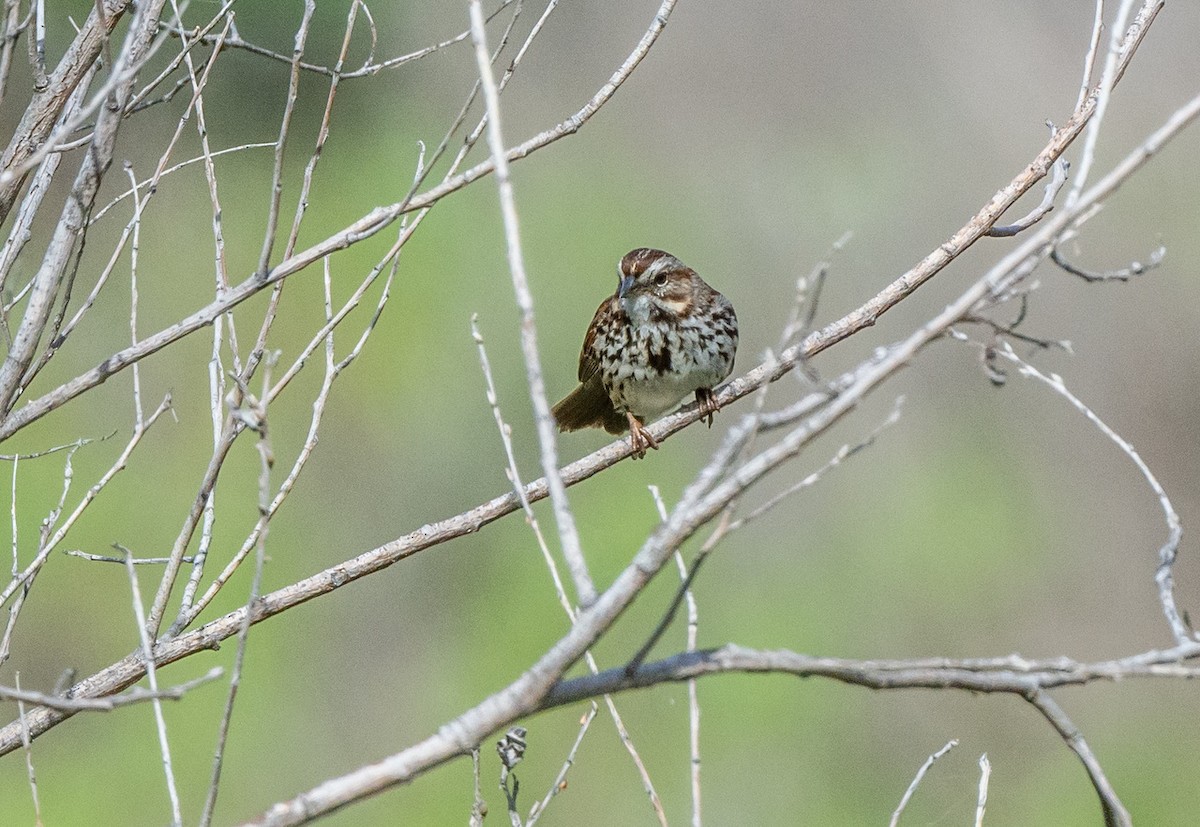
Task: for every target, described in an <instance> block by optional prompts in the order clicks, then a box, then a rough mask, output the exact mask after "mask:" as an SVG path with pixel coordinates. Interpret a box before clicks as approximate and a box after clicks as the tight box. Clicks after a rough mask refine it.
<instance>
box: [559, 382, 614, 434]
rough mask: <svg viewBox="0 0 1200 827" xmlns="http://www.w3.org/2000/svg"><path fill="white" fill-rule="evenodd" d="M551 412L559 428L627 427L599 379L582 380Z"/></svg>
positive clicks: (611, 430)
mask: <svg viewBox="0 0 1200 827" xmlns="http://www.w3.org/2000/svg"><path fill="white" fill-rule="evenodd" d="M552 413H553V414H554V420H555V421H556V422H557V423H558V429H559V430H560V431H578V430H580V429H581V428H603V429H604V430H606V431H608V432H609V433H610V434H619V433H622V432H623V431H626V430H627V429H628V428H629V422H628V420H627V419H626V418H625V415H624V414H620V413H617V409H616V408H614V407H613V404H612V400H611V399H609V398H608V392H607V391H605V390H604V385H603V384H602V383H600V382H584V383H583V384H581V385H580V386H579V387H577V388H575V390H573V391H571V392H570V393H569V394H567V395H566V396H565V397H564V398H563V400H562V401H561V402H559V403H558V404H557V405H555V406H554V409H553V411H552Z"/></svg>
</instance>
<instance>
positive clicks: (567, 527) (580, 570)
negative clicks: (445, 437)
mask: <svg viewBox="0 0 1200 827" xmlns="http://www.w3.org/2000/svg"><path fill="white" fill-rule="evenodd" d="M468 8H469V11H470V15H471V39H472V40H473V41H474V42H475V62H476V64H477V66H478V68H479V78H480V81H481V82H482V84H483V98H484V100H485V101H486V103H487V112H488V129H487V139H488V146H489V147H490V148H491V151H492V160H493V163H494V164H495V174H496V186H497V188H498V190H499V193H500V213H501V215H502V216H503V219H504V238H505V243H506V245H507V248H508V267H509V271H510V273H511V274H512V281H513V291H514V293H515V294H516V299H517V308H518V309H519V310H520V312H521V353H522V355H523V356H524V357H525V367H526V379H527V381H528V383H529V398H530V400H531V401H532V403H533V413H534V419H535V421H536V425H537V435H538V445H539V447H540V449H541V452H540V453H541V460H542V473H544V474H545V475H546V480H547V483H548V484H549V490H550V502H551V503H552V504H553V506H554V520H555V523H556V524H557V526H558V537H559V541H560V542H561V544H562V552H563V557H565V558H566V561H567V569H568V570H569V571H570V573H571V579H572V580H573V581H574V583H575V596H576V599H577V600H578V601H579V605H581V606H590V605H591V604H592V602H593V601H594V600H595V599H596V587H595V585H594V584H593V583H592V578H591V575H590V574H589V573H588V569H587V562H586V560H585V559H584V556H583V548H582V547H581V545H580V543H579V530H578V529H577V528H576V527H575V516H574V514H573V513H572V512H571V507H570V504H569V503H568V502H567V489H566V486H565V485H563V481H562V476H561V475H560V473H559V470H558V450H557V440H556V437H555V426H554V417H553V416H552V415H551V414H550V402H549V400H547V398H546V383H545V381H544V379H543V376H542V361H541V356H540V355H539V353H538V343H537V326H536V322H535V320H534V313H533V293H532V292H531V291H530V289H529V279H528V278H527V277H526V275H525V257H524V253H522V251H521V235H520V228H519V222H518V219H517V207H516V201H515V199H514V197H513V187H512V181H511V179H510V178H509V173H508V156H507V155H506V154H505V151H504V135H503V132H502V130H501V123H500V92H499V90H498V89H497V88H496V79H495V77H494V76H493V74H492V64H491V60H490V59H489V57H488V50H487V33H486V32H485V31H484V22H483V7H482V6H481V5H480V2H479V0H471V2H470V3H469V5H468Z"/></svg>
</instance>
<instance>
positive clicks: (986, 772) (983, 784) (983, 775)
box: [975, 752, 992, 827]
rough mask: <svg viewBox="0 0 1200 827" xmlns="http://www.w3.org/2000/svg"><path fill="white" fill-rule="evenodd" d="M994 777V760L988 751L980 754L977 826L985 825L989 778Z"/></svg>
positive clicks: (976, 810)
mask: <svg viewBox="0 0 1200 827" xmlns="http://www.w3.org/2000/svg"><path fill="white" fill-rule="evenodd" d="M991 777H992V762H991V761H989V760H988V757H987V753H986V752H985V753H984V754H983V755H981V756H979V797H978V799H977V800H976V803H975V827H983V814H984V813H985V812H987V797H988V780H989V779H990V778H991Z"/></svg>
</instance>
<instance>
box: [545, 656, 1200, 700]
mask: <svg viewBox="0 0 1200 827" xmlns="http://www.w3.org/2000/svg"><path fill="white" fill-rule="evenodd" d="M1198 659H1200V643H1195V642H1192V643H1187V644H1183V645H1181V646H1177V647H1174V648H1172V649H1165V650H1160V651H1154V652H1147V653H1145V654H1141V655H1135V656H1132V657H1128V658H1119V659H1117V660H1109V661H1097V662H1094V663H1085V662H1081V661H1075V660H1071V659H1069V658H1055V659H1053V660H1026V659H1024V658H1022V657H1020V656H1019V655H1008V656H1006V657H1002V658H964V659H952V658H930V659H915V660H851V659H848V658H825V657H817V656H814V655H805V654H801V653H798V652H792V651H788V650H783V649H777V650H761V649H748V648H745V647H743V646H738V645H735V644H732V643H730V644H726V645H725V646H722V647H720V648H718V649H706V650H700V651H696V652H680V653H678V654H675V655H672V656H670V657H667V658H663V659H661V660H657V661H651V662H649V663H644V664H642V665H641V666H639V667H638V669H637V671H635V672H633V673H632V674H630V673H629V672H628V671H627V670H626V669H625V667H623V666H618V667H616V668H615V669H606V670H605V671H603V672H601V673H599V674H597V675H583V676H580V677H578V678H571V679H570V680H564V681H560V682H559V683H557V684H555V686H554V688H553V689H551V690H550V691H549V692H548V693H547V694H546V697H545V698H543V699H542V702H541V703H540V704H539V705H538V709H539V710H546V709H554V708H555V707H559V706H565V705H567V704H572V703H578V702H579V701H583V700H587V699H588V698H594V697H596V696H598V695H600V694H603V693H609V694H613V693H618V692H623V691H625V690H628V689H641V688H645V687H648V686H657V685H658V684H662V683H676V682H680V681H686V680H689V679H691V678H698V677H703V676H705V675H716V674H721V673H724V672H773V673H785V674H789V675H795V676H796V677H798V678H828V679H830V680H835V681H839V682H841V683H848V684H853V685H855V686H864V687H866V688H868V689H962V690H965V691H968V692H981V693H994V692H1001V693H1010V694H1015V695H1025V694H1028V693H1030V692H1035V691H1040V690H1046V689H1054V688H1057V687H1062V686H1084V685H1086V684H1089V683H1096V682H1100V681H1103V682H1115V681H1120V680H1125V679H1127V678H1196V677H1200V663H1197V662H1196V661H1197V660H1198Z"/></svg>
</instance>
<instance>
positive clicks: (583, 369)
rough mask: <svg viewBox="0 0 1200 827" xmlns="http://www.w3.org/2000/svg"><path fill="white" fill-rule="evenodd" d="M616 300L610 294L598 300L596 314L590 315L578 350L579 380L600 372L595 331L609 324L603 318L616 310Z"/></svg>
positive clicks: (582, 380)
mask: <svg viewBox="0 0 1200 827" xmlns="http://www.w3.org/2000/svg"><path fill="white" fill-rule="evenodd" d="M617 301H618V300H617V298H616V297H615V296H610V297H609V298H607V299H605V300H604V301H602V302H600V306H599V307H597V308H596V315H595V316H593V317H592V323H591V324H590V325H588V329H587V335H586V336H584V337H583V348H582V349H581V350H580V351H579V381H580V382H585V383H586V382H587V381H588V380H589V379H591V378H593V377H594V376H596V375H597V374H598V373H600V351H599V346H598V343H597V342H596V339H597V333H596V331H597V330H599V329H600V328H601V327H604V326H607V325H609V322H607V321H605V318H606V317H608V316H611V315H612V314H614V313H616V312H618V310H619V307H618V304H617Z"/></svg>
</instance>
